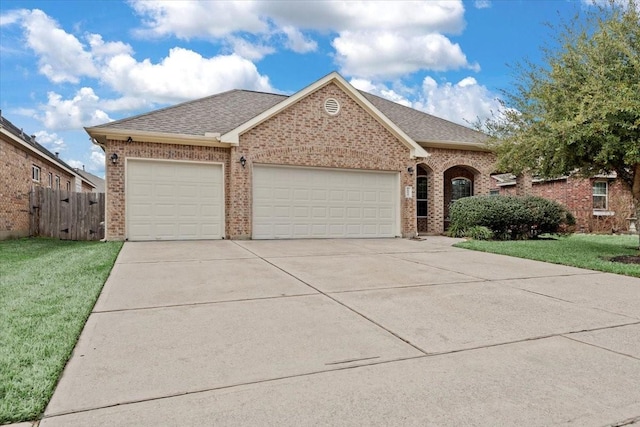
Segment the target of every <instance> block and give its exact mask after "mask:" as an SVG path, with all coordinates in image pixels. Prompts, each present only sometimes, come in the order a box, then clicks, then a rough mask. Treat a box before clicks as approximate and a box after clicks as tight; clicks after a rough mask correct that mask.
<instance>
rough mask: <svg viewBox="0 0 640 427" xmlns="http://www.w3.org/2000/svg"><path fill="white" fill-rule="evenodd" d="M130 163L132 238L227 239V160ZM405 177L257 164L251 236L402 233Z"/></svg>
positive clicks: (129, 233) (128, 214) (128, 220)
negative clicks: (401, 180)
mask: <svg viewBox="0 0 640 427" xmlns="http://www.w3.org/2000/svg"><path fill="white" fill-rule="evenodd" d="M126 168H127V171H126V191H125V194H126V195H125V203H126V207H125V211H126V236H127V238H128V239H129V240H193V239H220V238H222V237H224V229H225V227H224V173H223V167H222V165H221V164H212V163H197V162H182V161H155V160H141V159H127V163H126ZM246 173H250V172H249V171H246ZM398 180H399V176H398V173H393V172H373V171H362V170H338V169H322V168H301V167H285V166H266V165H254V167H253V206H252V212H253V218H252V220H253V224H252V226H253V232H252V237H253V238H254V239H295V238H340V237H395V236H397V235H398V234H399V232H400V226H399V195H398V191H399V181H398ZM232 191H233V189H232ZM231 196H233V194H232V195H231Z"/></svg>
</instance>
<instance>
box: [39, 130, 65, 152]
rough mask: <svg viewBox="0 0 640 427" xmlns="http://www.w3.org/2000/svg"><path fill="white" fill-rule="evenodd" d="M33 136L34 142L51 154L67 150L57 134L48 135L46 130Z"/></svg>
mask: <svg viewBox="0 0 640 427" xmlns="http://www.w3.org/2000/svg"><path fill="white" fill-rule="evenodd" d="M35 136H36V141H38V142H39V143H40V144H42V145H44V146H45V148H47V149H48V150H49V151H51V152H53V153H60V152H62V151H64V150H65V149H66V148H67V144H65V142H64V139H62V138H61V137H59V136H58V134H57V133H54V132H51V133H50V132H47V131H46V130H41V131H38V132H36V133H35Z"/></svg>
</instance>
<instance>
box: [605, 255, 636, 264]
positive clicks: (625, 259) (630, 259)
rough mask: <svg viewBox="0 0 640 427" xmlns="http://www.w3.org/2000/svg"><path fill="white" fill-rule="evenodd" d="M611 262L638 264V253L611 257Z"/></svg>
mask: <svg viewBox="0 0 640 427" xmlns="http://www.w3.org/2000/svg"><path fill="white" fill-rule="evenodd" d="M611 261H613V262H621V263H624V264H640V255H639V256H635V255H620V256H615V257H613V258H611Z"/></svg>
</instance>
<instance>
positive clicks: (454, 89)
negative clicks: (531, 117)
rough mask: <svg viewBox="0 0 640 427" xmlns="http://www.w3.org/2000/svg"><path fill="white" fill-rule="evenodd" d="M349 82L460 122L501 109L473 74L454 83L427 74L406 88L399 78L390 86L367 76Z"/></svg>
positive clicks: (407, 104) (379, 94)
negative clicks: (420, 84)
mask: <svg viewBox="0 0 640 427" xmlns="http://www.w3.org/2000/svg"><path fill="white" fill-rule="evenodd" d="M350 83H351V84H352V85H353V86H354V87H356V88H358V89H360V90H363V91H365V92H369V93H372V94H374V95H378V96H380V97H382V98H385V99H388V100H390V101H393V102H397V103H398V104H401V105H404V106H407V107H411V108H415V109H416V110H420V111H424V112H425V113H428V114H432V115H434V116H437V117H440V118H443V119H446V120H449V121H452V122H454V123H458V124H461V125H463V126H469V125H470V124H471V123H475V122H476V120H477V119H478V118H480V119H486V118H488V117H490V116H491V115H492V113H499V112H500V111H501V105H500V103H499V102H498V100H497V96H496V95H495V94H493V93H491V91H489V89H487V88H486V87H485V86H482V85H480V84H479V83H478V82H477V81H476V79H475V78H473V77H466V78H464V79H462V80H460V81H459V82H458V83H456V84H452V83H450V82H444V83H441V84H438V82H436V81H435V80H434V79H433V78H432V77H428V76H427V77H425V79H424V81H423V83H422V87H420V88H407V87H405V86H403V85H402V84H401V83H399V82H396V83H395V84H394V87H392V88H390V87H388V86H386V85H385V84H382V83H374V82H372V81H371V80H367V79H352V80H351V82H350Z"/></svg>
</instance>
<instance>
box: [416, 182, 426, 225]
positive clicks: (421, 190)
mask: <svg viewBox="0 0 640 427" xmlns="http://www.w3.org/2000/svg"><path fill="white" fill-rule="evenodd" d="M427 194H428V193H427V177H426V176H419V177H418V178H417V179H416V202H417V204H418V205H417V208H418V218H426V217H427V213H428V210H427V207H428V206H427Z"/></svg>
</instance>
